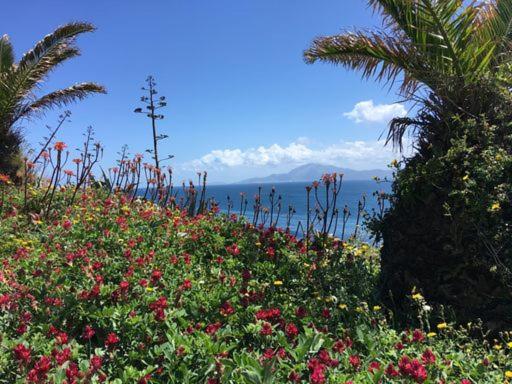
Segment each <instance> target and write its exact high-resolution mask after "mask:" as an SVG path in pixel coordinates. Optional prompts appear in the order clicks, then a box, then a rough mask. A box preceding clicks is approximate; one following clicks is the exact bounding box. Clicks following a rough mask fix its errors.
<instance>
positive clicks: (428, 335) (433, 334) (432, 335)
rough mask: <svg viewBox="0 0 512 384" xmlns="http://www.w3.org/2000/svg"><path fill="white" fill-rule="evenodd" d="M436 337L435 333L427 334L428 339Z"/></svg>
mask: <svg viewBox="0 0 512 384" xmlns="http://www.w3.org/2000/svg"><path fill="white" fill-rule="evenodd" d="M435 335H436V333H435V332H429V333H427V337H434V336H435Z"/></svg>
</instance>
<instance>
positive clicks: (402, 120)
mask: <svg viewBox="0 0 512 384" xmlns="http://www.w3.org/2000/svg"><path fill="white" fill-rule="evenodd" d="M418 124H419V122H418V121H417V120H416V119H412V118H410V117H395V118H393V119H392V120H391V121H390V122H389V128H388V135H387V137H386V145H388V144H389V143H391V144H392V145H393V147H395V148H398V149H399V150H400V151H402V150H403V138H404V136H405V134H406V132H407V131H408V130H409V129H410V128H411V127H416V126H418Z"/></svg>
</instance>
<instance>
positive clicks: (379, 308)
mask: <svg viewBox="0 0 512 384" xmlns="http://www.w3.org/2000/svg"><path fill="white" fill-rule="evenodd" d="M381 309H382V307H381V306H379V305H375V306H374V307H373V310H374V311H380V310H381Z"/></svg>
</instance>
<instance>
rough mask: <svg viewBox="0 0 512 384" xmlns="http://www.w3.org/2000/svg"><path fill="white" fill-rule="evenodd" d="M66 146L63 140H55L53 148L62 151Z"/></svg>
mask: <svg viewBox="0 0 512 384" xmlns="http://www.w3.org/2000/svg"><path fill="white" fill-rule="evenodd" d="M66 147H67V145H66V143H64V142H63V141H57V142H56V143H55V145H54V146H53V148H54V149H55V150H57V151H59V152H61V151H63V150H64V149H65V148H66Z"/></svg>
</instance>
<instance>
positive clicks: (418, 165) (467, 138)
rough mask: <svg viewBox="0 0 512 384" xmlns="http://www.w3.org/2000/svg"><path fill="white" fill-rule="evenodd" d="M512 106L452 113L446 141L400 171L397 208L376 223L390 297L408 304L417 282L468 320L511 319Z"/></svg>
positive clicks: (495, 324)
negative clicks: (471, 115)
mask: <svg viewBox="0 0 512 384" xmlns="http://www.w3.org/2000/svg"><path fill="white" fill-rule="evenodd" d="M504 105H505V106H507V105H508V103H507V104H504ZM509 110H510V108H504V107H503V106H501V107H500V108H498V109H495V110H493V116H492V117H486V116H484V115H483V116H482V117H480V118H478V119H469V120H466V121H464V120H462V119H461V120H457V119H452V120H451V121H450V122H449V123H448V124H447V126H445V128H444V129H445V131H447V132H445V135H446V136H447V137H449V140H448V141H447V145H444V146H441V145H439V144H437V145H436V146H433V147H432V146H430V147H429V148H420V150H419V152H418V153H417V154H416V155H415V156H413V157H412V158H411V159H409V160H406V161H405V162H404V166H403V167H402V168H400V169H398V171H397V174H396V179H395V181H394V184H393V194H392V195H393V196H392V207H391V209H390V210H389V212H388V213H387V214H386V215H385V216H384V217H383V219H382V220H381V221H380V222H377V223H375V222H374V223H373V225H374V227H373V229H374V230H376V231H377V232H378V233H379V234H380V235H381V236H382V239H383V244H384V247H383V251H382V264H383V265H382V268H383V270H382V272H383V274H382V294H383V296H384V297H386V298H387V302H388V303H392V305H394V306H396V307H397V308H399V309H403V308H404V307H405V303H406V295H407V294H408V293H409V292H410V291H411V289H413V288H414V287H415V288H416V289H418V290H421V291H422V292H423V294H424V295H425V297H426V298H427V299H428V300H429V301H431V302H434V303H439V304H443V305H448V306H450V307H451V308H452V309H453V310H454V312H455V314H456V316H457V318H458V320H459V321H461V322H466V321H474V320H475V319H477V318H481V319H483V320H484V322H485V323H486V326H487V327H489V328H490V329H491V330H494V331H496V330H500V329H509V328H510V326H511V325H512V290H511V287H512V285H511V284H512V279H511V277H512V275H511V268H512V247H511V244H510V241H511V239H512V237H511V235H512V233H511V227H510V224H511V222H512V207H511V203H510V202H511V197H512V126H511V123H510V119H509V114H508V112H509Z"/></svg>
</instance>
